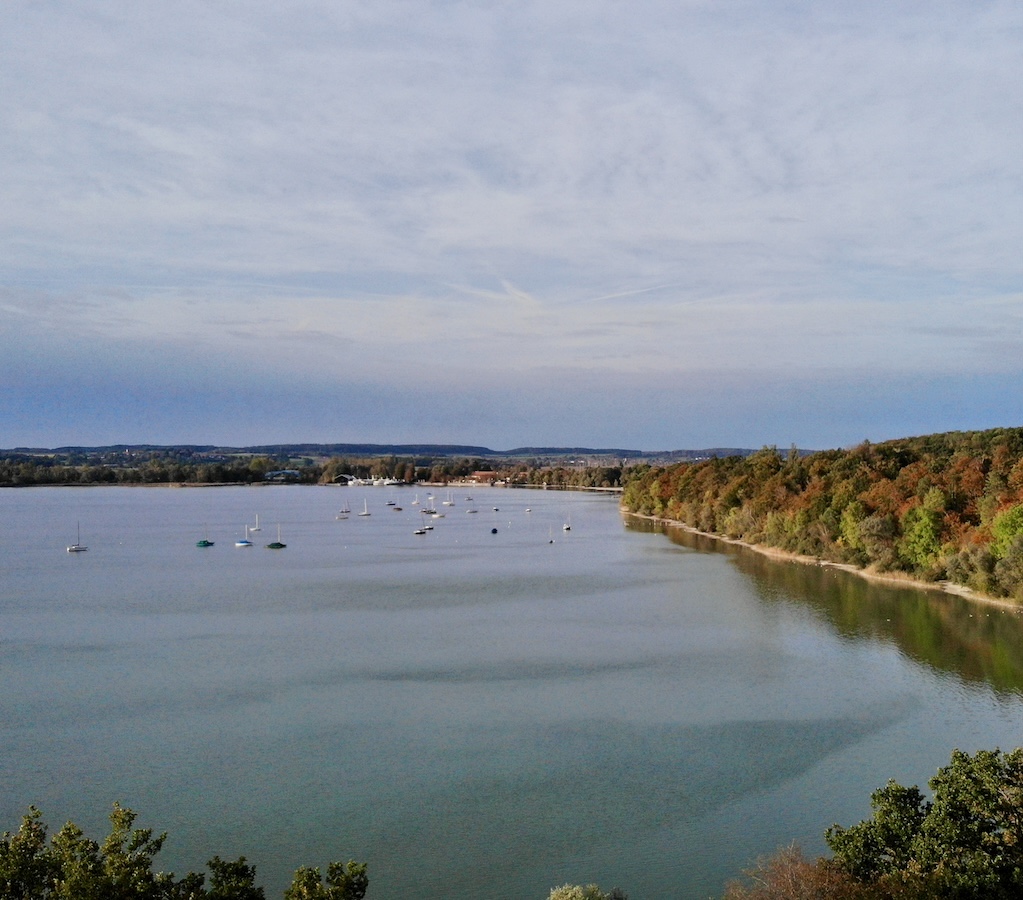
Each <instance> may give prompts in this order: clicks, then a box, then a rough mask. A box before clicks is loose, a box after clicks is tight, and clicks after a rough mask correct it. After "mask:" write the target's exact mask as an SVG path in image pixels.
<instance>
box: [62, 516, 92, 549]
mask: <svg viewBox="0 0 1023 900" xmlns="http://www.w3.org/2000/svg"><path fill="white" fill-rule="evenodd" d="M77 528H78V537H76V538H75V542H74V543H73V544H71V546H69V547H68V548H67V552H68V553H84V552H85V551H86V550H88V549H89V548H88V547H85V546H83V545H82V526H81V523H78V525H77Z"/></svg>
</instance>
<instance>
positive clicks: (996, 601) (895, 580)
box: [622, 508, 1023, 612]
mask: <svg viewBox="0 0 1023 900" xmlns="http://www.w3.org/2000/svg"><path fill="white" fill-rule="evenodd" d="M622 514H623V515H626V516H632V517H633V518H635V519H646V520H648V521H650V522H657V523H658V524H660V525H668V526H670V527H671V528H678V529H679V530H680V531H686V532H688V533H689V534H697V535H700V536H701V537H706V538H711V539H712V540H715V541H720V542H721V543H723V544H732V545H733V546H736V547H744V548H746V549H747V550H752V551H753V552H754V553H760V554H762V555H763V556H770V557H772V558H773V559H777V560H779V561H782V562H797V563H802V564H803V565H807V566H822V567H825V568H829V569H840V570H842V571H843V572H850V573H851V574H853V575H859V576H860V577H861V578H867V579H870V580H871V581H880V582H886V583H888V584H895V585H901V586H903V587H914V588H921V589H923V590H930V591H942V592H944V593H946V594H955V595H956V596H957V597H965V598H966V599H967V600H974V601H976V602H977V603H986V604H990V605H993V606H1001V607H1006V608H1008V609H1012V610H1015V611H1016V612H1023V607H1021V606H1020V605H1019V604H1018V603H1016V602H1015V601H1013V600H1007V599H1006V598H1004V597H992V596H990V595H989V594H982V593H980V591H975V590H973V589H972V588H968V587H965V586H964V585H961V584H953V583H952V582H950V581H923V580H922V579H919V578H914V577H913V576H912V575H908V574H906V573H899V572H875V571H872V570H871V569H864V568H861V567H860V566H854V565H852V564H851V563H840V562H831V561H830V560H826V559H819V558H818V557H815V556H805V555H803V554H801V553H792V552H791V551H789V550H782V549H780V548H778V547H771V546H769V545H767V544H751V543H750V542H749V541H742V540H739V539H738V538H730V537H728V536H726V535H723V534H714V532H711V531H700V530H699V529H698V528H693V527H692V526H691V525H686V524H685V523H684V522H679V521H677V520H675V519H665V518H663V517H662V516H644V515H640V514H639V513H634V512H630V511H629V510H627V509H624V508H623V509H622Z"/></svg>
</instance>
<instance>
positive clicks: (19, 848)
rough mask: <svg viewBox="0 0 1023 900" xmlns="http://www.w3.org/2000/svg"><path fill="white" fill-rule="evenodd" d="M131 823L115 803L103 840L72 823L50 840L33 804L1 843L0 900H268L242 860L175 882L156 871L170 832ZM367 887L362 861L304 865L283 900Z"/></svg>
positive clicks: (361, 892) (342, 899) (217, 862)
mask: <svg viewBox="0 0 1023 900" xmlns="http://www.w3.org/2000/svg"><path fill="white" fill-rule="evenodd" d="M135 818H136V816H135V813H134V812H132V811H131V810H130V809H127V808H125V807H122V806H120V805H118V804H115V805H114V809H113V812H111V814H110V825H111V830H110V834H109V835H108V836H107V838H106V839H105V840H104V841H103V842H102V843H97V842H96V841H93V840H91V839H89V838H87V837H86V836H85V835H84V834H83V832H82V830H81V829H80V828H79V827H78V826H77V825H75V824H74V823H72V822H68V823H67V824H66V825H65V826H64V827H63V828H61V830H60V831H59V832H57V834H55V835H54V836H53V837H52V838H51V839H50V841H49V842H47V840H46V834H47V829H46V825H44V824H43V821H42V814H41V813H40V812H39V810H38V809H36V808H35V807H30V808H29V811H28V813H27V814H26V815H25V816H24V817H23V818H22V822H21V828H20V829H19V830H18V832H17V833H16V834H13V835H12V834H10V833H9V832H7V833H5V834H4V836H3V838H0V900H51V898H52V900H265V895H264V893H263V888H261V887H257V886H256V883H255V877H256V870H255V867H254V866H250V865H248V863H246V861H245V857H244V856H242V857H239V858H238V859H237V860H235V861H234V862H228V861H225V860H222V859H221V858H220V857H219V856H214V857H213V859H211V860H210V861H209V862H208V863H207V866H209V876H210V877H209V884H208V885H207V883H206V876H205V875H204V874H202V873H197V872H189V873H188V874H187V875H185V876H184V877H182V878H176V877H175V876H174V874H173V873H170V872H154V871H153V860H154V857H155V856H156V854H157V853H159V852H160V849H161V848H162V847H163V843H164V841H165V840H166V839H167V835H166V834H161V835H158V836H157V837H154V836H153V832H152V829H148V828H137V829H133V828H132V825H133V824H134V822H135ZM368 884H369V879H368V878H367V877H366V866H365V864H362V863H355V862H348V863H339V862H335V863H331V864H330V866H329V867H328V869H327V877H326V879H322V878H321V876H320V871H319V869H314V868H306V867H303V868H300V869H299V870H298V871H297V872H296V873H295V879H294V881H293V882H292V884H291V886H290V887H289V888H288V889H287V890H286V891H285V892H284V900H362V898H363V897H365V896H366V888H367V886H368Z"/></svg>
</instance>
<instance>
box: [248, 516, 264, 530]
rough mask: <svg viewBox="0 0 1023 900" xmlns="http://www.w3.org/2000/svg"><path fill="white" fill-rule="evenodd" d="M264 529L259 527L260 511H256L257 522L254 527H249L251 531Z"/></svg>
mask: <svg viewBox="0 0 1023 900" xmlns="http://www.w3.org/2000/svg"><path fill="white" fill-rule="evenodd" d="M262 530H263V529H262V528H260V527H259V513H256V524H255V525H253V526H252V527H251V528H250V529H249V531H262Z"/></svg>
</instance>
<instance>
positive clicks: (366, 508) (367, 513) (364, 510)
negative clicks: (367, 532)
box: [359, 500, 373, 516]
mask: <svg viewBox="0 0 1023 900" xmlns="http://www.w3.org/2000/svg"><path fill="white" fill-rule="evenodd" d="M359 515H360V516H371V515H373V514H372V513H371V512H370V511H369V501H368V500H363V501H362V512H361V513H359Z"/></svg>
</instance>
